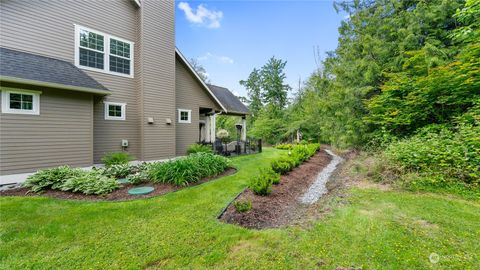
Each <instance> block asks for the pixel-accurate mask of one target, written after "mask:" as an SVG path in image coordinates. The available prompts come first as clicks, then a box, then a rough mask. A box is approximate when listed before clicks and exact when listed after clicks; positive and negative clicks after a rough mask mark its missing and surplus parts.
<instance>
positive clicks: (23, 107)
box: [2, 89, 41, 115]
mask: <svg viewBox="0 0 480 270" xmlns="http://www.w3.org/2000/svg"><path fill="white" fill-rule="evenodd" d="M40 94H41V92H40V91H30V90H17V89H12V90H10V89H2V113H16V114H36V115H39V114H40Z"/></svg>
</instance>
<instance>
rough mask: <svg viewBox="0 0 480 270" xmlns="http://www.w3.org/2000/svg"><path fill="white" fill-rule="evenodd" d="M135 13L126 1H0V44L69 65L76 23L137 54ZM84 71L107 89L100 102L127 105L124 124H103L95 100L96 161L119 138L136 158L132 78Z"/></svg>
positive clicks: (117, 144) (136, 116)
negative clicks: (122, 43) (122, 42)
mask: <svg viewBox="0 0 480 270" xmlns="http://www.w3.org/2000/svg"><path fill="white" fill-rule="evenodd" d="M138 11H139V9H138V8H135V6H134V4H133V3H132V1H130V0H119V1H2V2H1V6H0V15H1V16H0V23H1V28H0V31H1V35H2V38H1V39H0V46H2V47H7V48H12V49H15V50H22V51H27V52H31V53H35V54H40V55H44V56H48V57H53V58H58V59H61V60H65V61H69V62H71V63H74V53H75V44H74V42H75V36H74V32H75V27H74V24H78V25H82V26H85V27H89V28H92V29H95V30H98V31H101V32H104V33H107V34H111V35H114V36H117V37H120V38H123V39H126V40H130V41H133V42H135V49H134V50H135V56H137V53H138V47H139V40H138V37H139V36H138V29H139V25H138V22H139V18H138V17H139V16H138V13H139V12H138ZM85 72H86V73H87V74H89V75H90V76H92V77H93V78H94V79H96V80H97V81H98V82H100V83H101V84H103V85H104V86H105V87H107V88H108V89H109V90H111V91H112V94H111V95H109V96H108V97H106V98H105V100H108V101H117V102H122V103H127V120H126V121H106V120H104V104H103V100H99V98H96V99H95V117H94V123H93V125H94V135H93V136H94V138H95V139H94V149H95V151H94V160H95V162H98V161H99V160H100V158H101V156H102V155H103V154H104V153H105V152H111V151H119V150H121V147H120V141H121V139H128V140H129V143H130V146H129V148H128V151H129V152H131V153H132V154H133V155H135V156H137V157H138V156H140V147H141V143H140V142H141V141H140V130H139V123H138V120H139V118H140V111H139V108H138V91H137V90H136V82H135V80H136V78H133V79H132V78H126V77H121V76H116V75H111V74H105V73H100V72H95V71H85ZM134 75H135V76H137V74H134Z"/></svg>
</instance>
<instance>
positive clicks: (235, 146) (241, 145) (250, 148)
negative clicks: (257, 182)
mask: <svg viewBox="0 0 480 270" xmlns="http://www.w3.org/2000/svg"><path fill="white" fill-rule="evenodd" d="M199 144H203V145H210V146H211V147H212V149H213V151H214V152H215V153H217V154H219V155H223V156H239V155H246V154H253V153H261V152H262V140H261V139H247V140H246V141H242V140H241V141H231V142H222V141H221V140H220V139H217V140H216V141H215V142H214V143H211V142H199Z"/></svg>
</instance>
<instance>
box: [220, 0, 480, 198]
mask: <svg viewBox="0 0 480 270" xmlns="http://www.w3.org/2000/svg"><path fill="white" fill-rule="evenodd" d="M334 7H335V8H336V9H337V11H342V12H346V13H347V14H349V16H348V18H347V19H345V20H344V21H342V24H341V26H340V28H339V29H338V31H339V39H338V47H337V48H336V50H335V51H332V52H329V53H328V56H327V57H325V58H324V59H317V61H318V68H317V69H316V70H314V71H312V74H311V76H310V77H309V78H308V79H307V80H306V81H305V82H303V84H301V87H299V89H295V91H294V90H293V89H292V87H291V86H289V85H287V84H286V83H285V79H286V74H285V71H284V69H285V66H286V65H287V61H284V60H282V59H277V58H275V57H272V58H271V59H270V60H269V61H268V62H267V63H266V64H265V65H264V66H263V67H260V68H254V69H253V71H252V72H251V73H250V75H249V77H248V78H246V79H245V80H242V81H241V82H240V84H241V85H243V86H244V87H245V88H246V89H247V92H248V97H247V98H246V100H247V102H248V104H249V109H250V111H251V117H250V118H249V127H250V128H249V135H250V136H252V137H255V138H262V139H263V140H264V141H265V142H266V143H268V144H272V145H274V144H278V143H281V142H288V141H294V140H296V139H297V132H298V133H299V134H301V140H303V141H311V142H320V143H324V144H329V145H332V146H334V147H336V148H338V149H358V150H362V152H364V153H366V154H365V157H364V162H363V164H362V165H361V166H359V168H358V169H359V171H366V172H367V174H368V175H369V176H372V177H373V178H375V179H377V180H378V181H396V182H399V183H402V185H405V186H406V187H408V188H411V189H415V190H442V191H447V192H454V193H460V194H464V195H466V196H467V197H471V196H473V197H477V198H478V197H479V194H480V193H479V184H480V135H479V134H480V42H479V41H480V1H479V0H466V1H464V0H450V1H443V0H431V1H419V0H376V1H373V0H362V1H357V0H355V1H343V2H336V3H335V5H334ZM292 97H293V98H292ZM229 121H230V122H231V121H235V119H233V120H232V119H226V118H221V119H219V124H218V125H219V126H220V127H226V126H231V125H228V122H229ZM367 163H368V164H367Z"/></svg>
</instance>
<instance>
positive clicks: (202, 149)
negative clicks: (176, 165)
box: [187, 144, 213, 155]
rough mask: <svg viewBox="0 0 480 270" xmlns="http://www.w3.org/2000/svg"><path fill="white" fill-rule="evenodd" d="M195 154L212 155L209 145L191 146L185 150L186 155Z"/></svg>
mask: <svg viewBox="0 0 480 270" xmlns="http://www.w3.org/2000/svg"><path fill="white" fill-rule="evenodd" d="M195 153H213V149H212V147H211V146H209V145H203V144H192V145H190V146H189V147H188V149H187V154H189V155H190V154H195Z"/></svg>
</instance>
